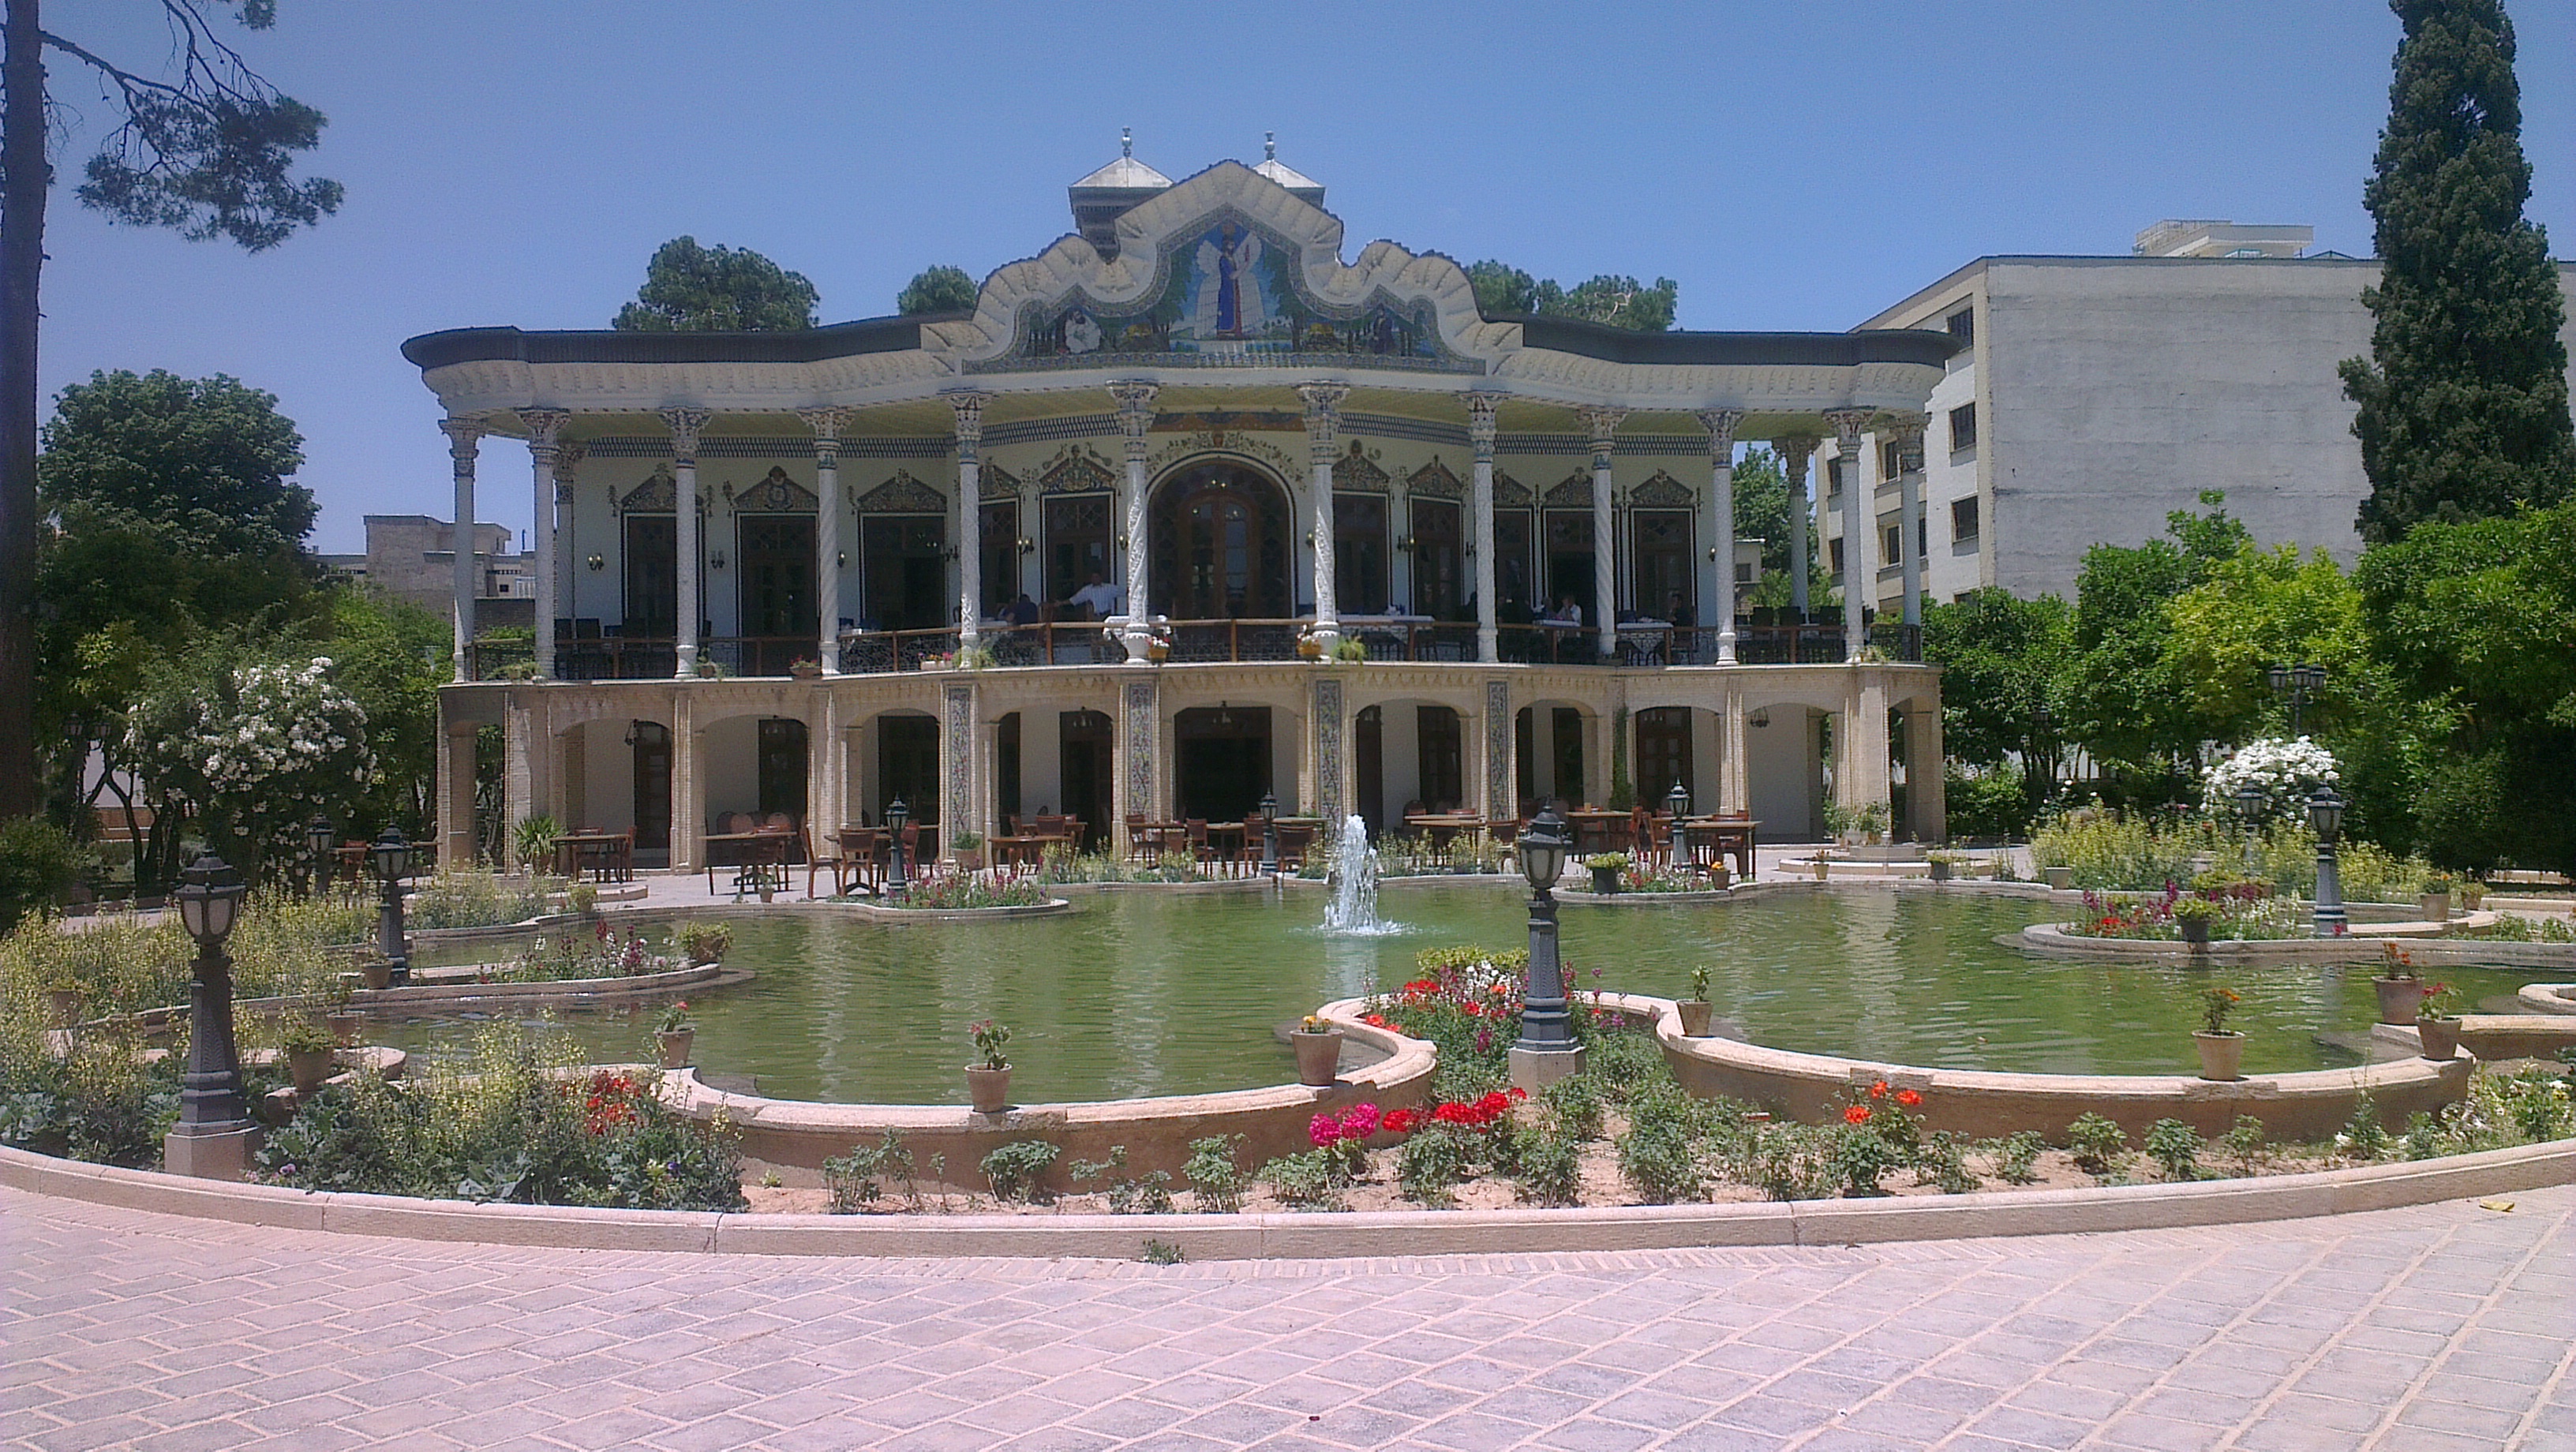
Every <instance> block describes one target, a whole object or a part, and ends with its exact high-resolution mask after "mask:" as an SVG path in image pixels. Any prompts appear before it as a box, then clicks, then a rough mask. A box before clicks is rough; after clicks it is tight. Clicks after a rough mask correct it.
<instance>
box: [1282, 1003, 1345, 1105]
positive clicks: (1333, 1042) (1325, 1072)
mask: <svg viewBox="0 0 2576 1452" xmlns="http://www.w3.org/2000/svg"><path fill="white" fill-rule="evenodd" d="M1288 1044H1289V1047H1291V1048H1293V1049H1295V1050H1296V1051H1297V1082H1298V1083H1300V1084H1303V1085H1305V1086H1307V1087H1308V1088H1313V1089H1324V1088H1329V1087H1331V1086H1332V1084H1333V1083H1334V1081H1335V1080H1337V1079H1338V1078H1339V1077H1340V1069H1341V1063H1342V1031H1341V1030H1340V1029H1337V1028H1335V1027H1333V1026H1332V1024H1331V1023H1330V1022H1328V1021H1327V1020H1326V1019H1325V1018H1324V1017H1323V1016H1322V1015H1321V1014H1313V1013H1310V1014H1308V1015H1306V1016H1305V1017H1304V1018H1301V1019H1299V1020H1298V1021H1297V1026H1296V1027H1295V1028H1293V1029H1290V1030H1289V1031H1288Z"/></svg>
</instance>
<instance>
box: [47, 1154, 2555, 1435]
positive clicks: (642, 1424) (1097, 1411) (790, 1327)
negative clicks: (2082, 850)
mask: <svg viewBox="0 0 2576 1452" xmlns="http://www.w3.org/2000/svg"><path fill="white" fill-rule="evenodd" d="M2511 1198H2512V1200H2513V1201H2514V1209H2513V1210H2512V1211H2511V1212H2510V1213H2498V1212H2495V1211H2492V1210H2486V1209H2481V1208H2479V1207H2478V1206H2476V1205H2474V1204H2470V1203H2466V1202H2459V1201H2454V1202H2450V1203H2446V1204H2439V1205H2431V1206H2424V1207H2420V1208H2415V1209H2407V1210H2395V1211H2384V1212H2377V1213H2372V1214H2364V1215H2352V1216H2346V1217H2342V1218H2338V1219H2328V1220H2306V1221H2293V1222H2284V1223H2279V1224H2271V1225H2254V1226H2239V1227H2223V1228H2216V1229H2207V1230H2189V1231H2153V1232H2137V1233H2130V1234H2121V1235H2097V1236H2068V1237H2056V1238H2046V1239H2021V1240H1991V1241H1951V1242H1940V1243H1929V1244H1920V1245H1880V1246H1869V1247H1857V1248H1848V1249H1845V1248H1824V1249H1814V1250H1727V1251H1720V1250H1708V1251H1658V1252H1634V1253H1621V1254H1577V1253H1563V1254H1534V1255H1529V1256H1522V1257H1508V1258H1506V1257H1454V1258H1425V1259H1388V1260H1349V1261H1323V1262H1318V1261H1303V1262H1232V1263H1211V1264H1194V1265H1183V1266H1176V1267H1153V1266H1148V1265H1144V1264H1140V1263H1110V1262H1098V1261H1088V1262H1019V1261H995V1260H975V1261H944V1262H942V1261H861V1260H795V1259H784V1258H767V1257H757V1256H717V1255H679V1254H655V1253H612V1252H598V1251H569V1250H547V1249H522V1248H497V1247H488V1246H467V1245H438V1244H421V1243H414V1242H406V1241H391V1240H377V1239H367V1238H360V1237H349V1236H334V1235H327V1234H319V1233H309V1232H300V1231H278V1230H266V1229H253V1228H244V1227H237V1226H230V1225H223V1224H217V1223H211V1222H204V1221H194V1220H182V1219H176V1218H172V1217H167V1216H161V1215H153V1214H145V1213H140V1212H133V1211H124V1210H115V1209H109V1208H105V1207H101V1206H96V1205H89V1204H81V1203H75V1202H67V1201H59V1200H50V1199H42V1198H38V1197H35V1196H31V1195H27V1194H22V1193H19V1192H15V1191H0V1217H5V1223H6V1224H7V1226H8V1230H7V1236H6V1245H7V1253H6V1260H5V1268H0V1285H5V1287H6V1297H5V1304H0V1324H5V1325H6V1327H7V1341H8V1370H7V1374H6V1383H7V1385H8V1387H9V1396H8V1399H7V1403H6V1411H5V1414H0V1437H5V1438H6V1439H8V1440H7V1445H9V1446H12V1447H35V1448H44V1449H49V1452H69V1449H75V1448H93V1447H119V1448H125V1447H130V1448H137V1449H160V1448H229V1447H247V1446H259V1447H276V1448H291V1449H296V1452H328V1449H333V1448H340V1447H358V1446H374V1445H382V1446H396V1447H402V1448H406V1449H442V1448H452V1447H523V1448H566V1447H569V1448H610V1447H649V1448H663V1449H672V1452H697V1449H713V1448H752V1447H760V1448H778V1449H808V1448H813V1449H824V1448H844V1447H886V1448H925V1449H929V1448H939V1449H949V1448H984V1447H1008V1448H1015V1449H1032V1452H1034V1449H1040V1448H1048V1449H1094V1448H1099V1449H1106V1448H1135V1449H1146V1448H1153V1449H1185V1448H1217V1447H1241V1446H1254V1445H1257V1446H1261V1447H1264V1448H1272V1449H1283V1452H1284V1449H1291V1448H1299V1449H1303V1448H1352V1447H1420V1448H1451V1449H1483V1448H1502V1447H1514V1446H1532V1447H1555V1448H1569V1449H1586V1448H1600V1449H1629V1448H1644V1447H1664V1448H1674V1449H1685V1448H1688V1449H1711V1452H1716V1449H1725V1452H1771V1449H1790V1448H1795V1449H1801V1452H1898V1449H1940V1452H2004V1449H2016V1448H2049V1449H2060V1448H2135V1449H2141V1452H2186V1449H2200V1448H2241V1449H2244V1452H2290V1449H2307V1448H2314V1449H2337V1452H2341V1449H2384V1452H2401V1449H2424V1452H2448V1449H2467V1448H2511V1449H2527V1452H2557V1449H2567V1448H2576V1370H2571V1367H2572V1366H2576V1188H2569V1187H2559V1188H2554V1189H2550V1190H2544V1191H2537V1192H2530V1193H2524V1194H2519V1195H2515V1196H2513V1197H2511ZM1140 1234H1141V1227H1140Z"/></svg>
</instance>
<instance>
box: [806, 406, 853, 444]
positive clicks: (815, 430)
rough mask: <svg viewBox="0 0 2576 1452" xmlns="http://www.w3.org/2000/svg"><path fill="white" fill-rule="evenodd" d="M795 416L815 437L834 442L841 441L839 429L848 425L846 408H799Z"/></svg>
mask: <svg viewBox="0 0 2576 1452" xmlns="http://www.w3.org/2000/svg"><path fill="white" fill-rule="evenodd" d="M796 417H797V419H798V420H799V421H801V422H802V423H803V424H804V425H805V428H806V430H807V431H808V432H809V433H811V434H813V435H814V437H815V438H816V439H818V440H820V439H829V440H831V441H832V442H833V443H835V444H838V443H839V442H840V441H841V430H843V429H845V428H847V427H849V425H850V411H849V410H848V409H846V408H800V409H798V410H796Z"/></svg>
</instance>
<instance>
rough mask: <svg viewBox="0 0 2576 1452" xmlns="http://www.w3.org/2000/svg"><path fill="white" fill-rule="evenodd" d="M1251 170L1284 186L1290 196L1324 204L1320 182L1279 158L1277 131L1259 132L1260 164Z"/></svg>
mask: <svg viewBox="0 0 2576 1452" xmlns="http://www.w3.org/2000/svg"><path fill="white" fill-rule="evenodd" d="M1252 170H1253V173H1254V174H1255V175H1257V176H1262V177H1266V178H1268V179H1269V180H1271V181H1274V182H1277V183H1279V185H1281V186H1283V187H1286V188H1287V189H1288V194H1289V195H1290V196H1293V197H1295V198H1296V199H1297V200H1299V201H1301V202H1304V203H1306V204H1308V205H1309V206H1316V207H1320V206H1322V205H1323V204H1324V184H1323V183H1322V182H1319V181H1317V180H1315V179H1314V178H1313V177H1310V176H1308V175H1306V174H1305V173H1304V172H1301V171H1298V170H1297V169H1296V168H1294V167H1291V166H1288V165H1285V164H1284V163H1282V162H1281V161H1280V160H1279V133H1278V132H1276V131H1264V132H1262V133H1261V165H1259V166H1256V167H1254V168H1253V169H1252Z"/></svg>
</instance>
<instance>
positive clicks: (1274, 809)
mask: <svg viewBox="0 0 2576 1452" xmlns="http://www.w3.org/2000/svg"><path fill="white" fill-rule="evenodd" d="M1261 870H1262V872H1263V873H1264V874H1265V875H1267V874H1269V873H1274V872H1277V871H1278V870H1279V798H1277V797H1275V796H1272V795H1271V794H1269V793H1267V792H1264V793H1262V796H1261Z"/></svg>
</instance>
